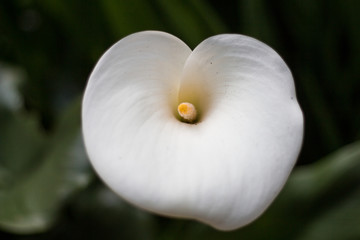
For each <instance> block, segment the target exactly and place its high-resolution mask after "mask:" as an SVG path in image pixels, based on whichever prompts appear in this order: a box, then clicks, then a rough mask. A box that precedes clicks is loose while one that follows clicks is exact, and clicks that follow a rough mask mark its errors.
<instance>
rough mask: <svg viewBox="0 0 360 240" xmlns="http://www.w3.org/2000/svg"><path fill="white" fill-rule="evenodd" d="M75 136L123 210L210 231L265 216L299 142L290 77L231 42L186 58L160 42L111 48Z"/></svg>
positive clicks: (218, 41)
mask: <svg viewBox="0 0 360 240" xmlns="http://www.w3.org/2000/svg"><path fill="white" fill-rule="evenodd" d="M82 126H83V135H84V141H85V145H86V149H87V153H88V156H89V158H90V160H91V162H92V165H93V166H94V168H95V170H96V172H97V173H98V174H99V176H100V177H101V178H102V179H103V180H104V182H105V183H106V184H107V185H108V186H109V187H110V188H112V189H113V191H115V192H116V193H117V194H118V195H120V196H121V197H122V198H123V199H125V200H127V201H128V202H130V203H132V204H133V205H136V206H138V207H140V208H143V209H146V210H148V211H151V212H154V213H158V214H161V215H166V216H173V217H180V218H189V219H195V220H198V221H201V222H203V223H206V224H209V225H211V226H213V227H214V228H216V229H220V230H233V229H236V228H239V227H241V226H243V225H246V224H248V223H250V222H251V221H253V220H254V219H256V218H257V217H258V216H259V215H260V214H261V213H263V212H264V211H265V209H266V208H267V207H268V206H269V205H270V203H271V202H272V201H273V200H274V198H275V197H276V196H277V194H278V193H279V192H280V190H281V188H282V187H283V185H284V184H285V182H286V180H287V178H288V176H289V174H290V171H291V169H292V168H293V166H294V164H295V162H296V159H297V157H298V154H299V151H300V148H301V144H302V138H303V115H302V111H301V109H300V107H299V104H298V102H297V100H296V94H295V87H294V81H293V78H292V75H291V72H290V70H289V68H288V67H287V65H286V64H285V62H284V61H283V60H282V59H281V57H280V56H279V55H278V54H277V53H276V52H275V51H274V50H273V49H271V48H270V47H268V46H267V45H265V44H264V43H262V42H260V41H258V40H255V39H253V38H251V37H247V36H244V35H239V34H222V35H217V36H213V37H210V38H208V39H206V40H205V41H203V42H202V43H200V44H199V45H198V46H197V47H196V48H195V49H194V50H193V51H192V50H191V49H190V48H189V47H188V46H187V45H186V44H184V43H183V42H182V41H181V40H179V39H178V38H176V37H174V36H172V35H170V34H168V33H164V32H158V31H145V32H139V33H135V34H132V35H129V36H127V37H125V38H123V39H121V40H120V41H119V42H117V43H116V44H115V45H113V46H112V47H111V48H110V49H109V50H107V51H106V53H105V54H104V55H103V56H102V57H101V58H100V60H99V61H98V63H97V65H96V66H95V68H94V70H93V72H92V74H91V76H90V78H89V81H88V84H87V87H86V91H85V95H84V99H83V107H82Z"/></svg>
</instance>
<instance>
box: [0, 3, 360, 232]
mask: <svg viewBox="0 0 360 240" xmlns="http://www.w3.org/2000/svg"><path fill="white" fill-rule="evenodd" d="M359 12H360V1H356V0H349V1H331V0H322V1H321V0H319V1H314V0H276V1H266V0H228V1H216V0H212V1H205V0H193V1H191V0H183V1H181V0H154V1H150V0H133V1H125V0H87V1H85V0H77V1H76V0H48V1H40V0H39V1H36V0H12V1H11V0H0V84H1V83H2V82H3V83H4V82H6V86H5V84H2V85H0V229H2V232H1V231H0V239H65V238H66V239H100V238H101V239H237V238H238V237H243V236H247V237H248V239H360V233H359V231H360V230H356V228H360V227H359V223H360V215H359V214H358V213H360V212H359V210H354V209H353V208H351V207H350V206H353V205H351V204H350V203H349V202H348V201H350V202H351V201H352V200H351V199H359V198H358V196H359V194H358V192H359V186H360V184H359V182H360V179H359V177H357V174H358V175H360V172H354V171H355V169H356V170H359V169H360V166H359V165H360V164H359V161H358V159H360V158H359V155H357V154H358V152H359V151H358V149H359V146H358V145H356V144H358V143H354V142H356V141H357V140H358V139H359V138H360V94H359V93H360V92H359V90H360V67H359V63H360V30H359V26H360V17H359V15H360V14H359ZM141 30H162V31H166V32H169V33H171V34H174V35H175V36H177V37H179V38H180V39H182V40H183V41H184V42H185V43H187V44H188V45H189V46H190V47H191V48H194V47H195V46H196V45H197V44H199V43H200V42H201V41H203V40H204V39H205V38H207V37H209V36H212V35H215V34H220V33H240V34H245V35H249V36H252V37H255V38H257V39H259V40H261V41H263V42H265V43H267V44H268V45H270V46H271V47H273V48H274V49H275V50H276V51H277V52H278V53H279V54H280V55H281V56H282V57H283V59H284V60H285V62H286V63H287V64H288V66H289V67H290V69H291V70H292V73H293V76H294V80H295V84H296V87H297V95H298V100H299V103H300V105H301V107H302V109H303V112H304V115H305V139H304V144H303V150H302V152H301V155H300V157H299V160H298V164H297V167H296V170H295V172H294V177H293V178H292V179H295V180H290V183H289V185H291V184H292V182H294V184H295V185H296V184H300V185H296V186H297V188H300V189H301V187H299V186H302V187H304V189H305V190H304V191H306V192H307V193H308V192H311V191H314V192H315V193H313V195H312V196H311V199H312V200H314V201H311V203H312V204H313V205H311V204H310V205H311V206H310V207H308V208H307V207H306V206H309V202H306V201H310V200H309V199H310V198H309V199H307V200H306V201H305V200H304V201H303V202H301V200H302V199H299V198H298V197H299V196H297V195H296V194H297V193H296V192H295V193H294V192H293V189H295V187H287V188H285V190H284V192H286V193H284V194H283V195H284V197H283V196H280V200H278V202H279V201H280V202H281V201H285V202H287V204H288V205H286V206H282V207H281V206H280V205H279V204H280V203H275V204H274V205H275V207H272V208H271V209H270V210H269V213H266V215H265V216H264V217H262V218H261V219H260V220H259V221H256V222H255V224H252V225H250V226H249V227H246V228H244V229H241V230H239V231H237V232H233V233H221V232H217V231H214V230H211V229H210V228H208V227H206V226H203V225H202V224H199V223H195V222H192V221H185V220H169V219H167V218H161V217H157V216H154V215H150V214H148V213H145V212H143V211H140V210H137V209H134V208H132V207H131V206H129V205H127V204H126V203H124V202H122V201H121V200H119V199H118V198H117V197H116V196H114V195H113V194H112V193H111V192H110V191H109V190H107V188H106V187H105V186H104V185H103V184H102V183H101V182H100V181H99V180H98V178H97V177H96V176H95V175H94V173H93V172H92V170H91V168H90V166H89V164H88V162H87V159H86V156H84V150H83V147H82V144H81V137H79V136H81V134H80V117H79V114H80V100H81V96H82V94H83V91H84V87H85V85H86V82H87V78H88V76H89V74H90V72H91V70H92V68H93V67H94V66H95V64H96V61H97V60H98V58H99V57H100V56H101V55H102V53H103V52H104V51H105V50H106V49H107V48H109V47H110V46H111V45H112V44H113V43H115V42H116V41H118V40H119V39H121V38H122V37H124V36H126V35H128V34H131V33H134V32H137V31H141ZM9 79H10V80H9ZM4 86H5V87H4ZM5 93H6V94H5ZM1 94H2V95H3V96H1ZM8 95H9V96H10V97H9V96H8ZM11 96H12V97H11ZM351 143H353V144H352V145H351V146H352V148H351V149H350V150H349V149H348V148H346V147H345V148H344V146H345V145H348V144H351ZM354 146H355V147H354ZM74 149H75V150H74ZM339 149H345V150H343V152H344V151H345V153H343V152H340V154H337V155H335V157H332V156H333V155H331V156H330V157H326V156H328V155H329V154H330V153H332V152H334V151H336V150H339ZM74 151H75V153H74ZM339 151H341V150H339ZM349 151H350V152H349ZM64 159H66V161H65V162H66V163H65V164H64V163H63V162H61V160H64ZM74 159H75V160H74ZM319 159H323V160H319ZM327 159H330V160H327ZM334 159H335V160H334ZM344 159H345V160H344ZM349 159H350V160H349ZM74 162H75V163H76V166H73V165H72V164H74ZM331 164H333V165H331ZM342 164H343V165H344V166H343V165H342ZM345 165H346V166H345ZM304 169H305V170H304ZM297 170H298V171H297ZM304 172H305V173H304ZM297 173H298V176H300V177H298V179H303V178H302V177H301V176H305V177H304V178H305V179H306V180H303V182H301V181H300V180H297V178H296V176H297V175H296V174H297ZM301 174H303V175H301ZM332 174H333V175H332ZM310 175H311V177H309V176H310ZM79 176H82V177H83V180H79V179H80V178H79ZM69 179H70V180H69ZM309 179H310V180H309ZM329 179H330V180H329ZM306 181H308V182H306ZM44 182H45V183H44ZM64 182H66V184H64ZM299 182H301V183H299ZM323 183H324V184H323ZM44 184H45V186H44ZM307 184H314V186H312V187H314V189H317V190H311V191H310V190H308V188H307V187H306V186H307ZM295 185H294V186H295ZM324 185H326V187H324ZM308 187H309V186H308ZM34 189H36V190H34ZM39 189H40V190H39ZM55 189H65V190H64V191H63V192H64V193H63V192H62V193H61V194H59V192H58V191H56V190H55ZM288 189H290V190H288ZM299 191H300V190H299ZM311 193H312V192H311ZM49 194H50V195H49ZM354 194H356V195H354ZM59 195H60V196H59ZM305 195H306V196H308V195H307V194H305ZM309 195H310V194H309ZM49 196H52V197H49ZM295 196H297V197H295ZM354 196H357V197H354ZM301 197H303V198H304V199H305V198H306V197H305V196H303V195H301ZM282 199H284V200H282ZM289 199H296V201H297V200H298V201H300V203H299V204H300V205H299V206H300V207H299V209H301V211H299V212H302V213H299V215H296V214H297V213H294V212H292V211H288V212H287V211H285V210H286V209H287V208H288V209H292V210H294V208H296V206H297V205H296V201H295V202H294V201H293V202H291V201H290V200H289ZM345 199H346V200H345ZM42 201H43V202H42ZM353 201H355V200H353ZM34 202H36V203H39V202H40V203H39V204H38V205H39V206H37V207H34V206H33V205H34V204H33V203H34ZM342 203H343V204H345V205H344V209H345V210H341V209H343V208H342V207H340V205H341V204H342ZM351 203H352V202H351ZM301 204H302V205H301ZM353 204H354V206H358V205H360V201H357V204H355V203H353ZM35 205H36V204H35ZM276 206H278V207H276ZM291 206H293V208H291ZM327 206H328V207H327ZM341 206H343V205H341ZM358 208H359V206H358V207H357V209H358ZM5 209H6V211H5ZM272 209H274V210H272ZM279 209H280V210H279ZM284 209H285V210H284ZM330 209H332V210H333V211H334V213H332V212H331V211H330ZM305 210H306V211H310V212H311V214H310V213H309V214H307V213H306V212H305ZM347 211H350V215H348V217H347V218H346V219H345V220H342V218H341V217H339V216H338V215H336V214H335V213H338V214H340V215H341V214H343V215H341V216H345V215H346V214H348V212H347ZM279 213H281V214H282V215H281V214H280V215H279ZM345 213H346V214H345ZM331 214H333V215H334V214H335V215H334V216H336V217H333V219H335V220H334V221H331V220H329V219H332V218H331V216H333V215H331ZM23 216H25V217H23ZM34 216H35V217H34ZM280 218H281V219H280ZM9 219H10V220H9ZM14 219H15V220H14ZM19 219H20V220H19ZM24 219H25V220H24ZM264 219H265V220H264ZM314 219H315V220H314ZM339 219H340V220H339ZM9 221H10V222H12V223H11V224H10V225H8V222H9ZM338 221H339V222H338ZM19 222H20V223H19ZM270 222H271V224H269V223H270ZM351 222H354V223H355V222H357V225H356V226H355V225H352V224H351ZM291 224H293V225H291ZM339 225H341V226H342V225H344V228H341V227H339ZM280 226H283V227H284V228H285V227H286V226H287V230H284V229H282V228H281V227H280ZM281 229H282V230H281ZM289 229H292V230H291V231H290V230H289ZM300 229H301V230H300ZM306 229H310V230H306ZM314 229H315V230H314ZM316 229H320V230H324V229H333V231H335V233H332V234H329V236H327V235H326V234H325V233H324V232H321V231H320V230H319V232H316ZM341 229H344V230H343V231H346V233H347V234H348V235H346V234H345V233H344V232H341ZM260 230H261V232H262V234H263V235H261V234H260V233H259V232H260ZM281 231H283V234H280V233H279V232H281ZM324 231H325V230H324ZM284 232H285V233H284ZM308 232H310V233H311V234H312V235H311V234H310V233H308ZM313 232H314V233H313ZM325 232H326V231H325ZM330 232H331V231H330ZM337 234H338V235H337ZM357 234H358V235H357ZM269 236H270V237H271V236H273V237H274V238H268V237H269ZM324 236H327V237H328V238H322V237H324ZM242 239H244V238H242Z"/></svg>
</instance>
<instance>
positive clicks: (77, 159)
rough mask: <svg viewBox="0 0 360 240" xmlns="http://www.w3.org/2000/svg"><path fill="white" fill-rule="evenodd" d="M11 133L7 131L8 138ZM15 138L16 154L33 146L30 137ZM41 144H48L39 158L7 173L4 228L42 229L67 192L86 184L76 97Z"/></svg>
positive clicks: (0, 200)
mask: <svg viewBox="0 0 360 240" xmlns="http://www.w3.org/2000/svg"><path fill="white" fill-rule="evenodd" d="M18 125H19V126H21V124H18ZM22 127H24V126H22ZM28 131H29V132H31V131H33V129H28ZM14 134H15V132H10V133H9V135H10V136H9V138H11V136H12V135H14ZM17 140H18V141H24V142H21V144H20V145H18V146H17V151H18V152H20V153H21V152H22V151H23V149H24V148H25V149H26V148H27V147H28V146H27V145H30V146H32V145H34V141H33V139H31V138H30V137H27V138H23V135H22V134H20V135H19V136H18V138H17ZM15 143H16V141H15V142H14V144H15ZM43 146H49V147H48V148H46V149H43V150H44V152H43V157H42V159H41V161H39V159H35V160H34V164H33V165H32V166H29V161H28V160H27V161H26V162H27V163H28V164H25V165H22V167H21V169H20V170H21V171H20V170H19V173H18V174H14V173H12V172H10V173H9V175H10V177H11V178H13V179H14V183H13V184H12V186H11V187H2V188H0V206H1V211H0V227H1V228H2V229H4V230H7V231H10V232H14V233H22V234H26V233H37V232H42V231H45V230H46V229H47V228H49V227H50V226H51V224H52V223H53V222H54V220H55V219H56V216H57V213H58V211H59V209H60V207H61V205H62V203H63V201H64V200H65V199H66V198H67V197H68V196H69V194H71V193H73V192H74V191H75V190H78V189H80V188H82V187H84V186H86V185H87V184H88V182H89V180H90V177H91V176H92V175H91V172H90V171H89V164H88V161H87V158H86V154H85V150H84V146H83V142H82V138H81V132H80V101H79V100H76V102H75V104H73V105H72V106H70V108H69V109H67V111H66V112H65V113H64V115H63V116H62V118H61V119H60V121H59V124H58V128H57V129H56V132H55V133H54V135H53V136H52V137H51V138H50V139H49V142H48V143H46V144H44V145H43ZM8 157H11V156H8ZM22 157H24V158H27V155H25V156H22ZM7 160H8V161H9V162H11V160H13V159H7ZM35 163H36V164H35ZM1 169H2V172H7V170H8V169H11V167H10V166H9V163H8V165H7V166H6V167H4V165H3V166H2V168H1Z"/></svg>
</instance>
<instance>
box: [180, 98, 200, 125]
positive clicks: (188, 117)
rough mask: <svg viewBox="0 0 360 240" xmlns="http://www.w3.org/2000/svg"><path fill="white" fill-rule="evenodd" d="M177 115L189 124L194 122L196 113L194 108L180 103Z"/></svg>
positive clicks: (188, 104) (189, 104) (186, 103)
mask: <svg viewBox="0 0 360 240" xmlns="http://www.w3.org/2000/svg"><path fill="white" fill-rule="evenodd" d="M178 112H179V115H180V116H181V117H182V118H183V119H184V120H185V121H186V122H189V123H194V122H195V121H196V117H197V113H196V109H195V106H194V105H192V104H191V103H188V102H183V103H180V104H179V106H178Z"/></svg>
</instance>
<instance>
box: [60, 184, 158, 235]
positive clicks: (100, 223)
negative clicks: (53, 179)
mask: <svg viewBox="0 0 360 240" xmlns="http://www.w3.org/2000/svg"><path fill="white" fill-rule="evenodd" d="M69 211H71V213H72V216H73V217H72V218H71V219H70V220H68V221H66V222H65V223H64V224H65V229H66V233H65V235H64V236H63V238H64V239H70V238H71V239H133V240H136V239H139V240H141V239H149V240H150V239H153V233H154V231H153V230H154V227H155V225H154V218H155V217H154V216H153V215H151V214H149V213H147V212H145V211H142V210H140V209H138V208H136V207H133V206H131V205H129V204H128V203H127V202H125V201H124V200H122V199H121V198H120V197H119V196H118V195H116V194H115V193H113V192H112V191H111V190H110V189H109V188H108V187H107V186H105V185H103V184H102V183H100V182H95V184H92V185H91V187H89V188H87V189H86V190H85V191H82V192H81V193H80V194H77V195H76V196H75V197H74V199H73V201H72V202H71V204H70V206H69Z"/></svg>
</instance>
